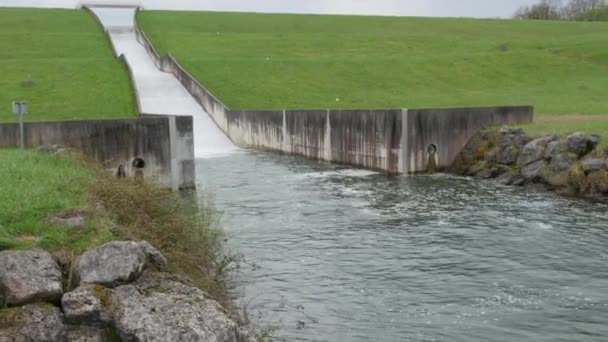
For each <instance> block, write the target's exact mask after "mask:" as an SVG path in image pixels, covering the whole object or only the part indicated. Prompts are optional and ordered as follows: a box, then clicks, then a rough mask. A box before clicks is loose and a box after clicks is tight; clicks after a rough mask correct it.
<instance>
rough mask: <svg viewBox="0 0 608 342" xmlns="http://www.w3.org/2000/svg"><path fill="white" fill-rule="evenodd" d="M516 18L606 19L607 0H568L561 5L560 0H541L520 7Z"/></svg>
mask: <svg viewBox="0 0 608 342" xmlns="http://www.w3.org/2000/svg"><path fill="white" fill-rule="evenodd" d="M513 17H514V18H517V19H536V20H559V19H565V20H579V21H600V20H602V21H603V20H608V0H570V1H569V2H568V3H567V4H566V5H564V6H562V4H561V1H560V0H541V1H540V2H539V3H537V4H535V5H532V6H523V7H520V8H519V9H518V10H517V11H516V12H515V14H514V15H513Z"/></svg>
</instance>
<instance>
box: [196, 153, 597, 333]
mask: <svg viewBox="0 0 608 342" xmlns="http://www.w3.org/2000/svg"><path fill="white" fill-rule="evenodd" d="M197 173H198V180H199V183H200V185H199V189H200V193H201V194H202V193H211V192H212V193H214V194H215V202H216V205H217V207H218V208H219V209H220V210H222V211H223V213H224V216H223V226H224V228H225V230H226V231H227V233H228V235H229V239H228V241H229V245H230V246H231V247H232V248H233V249H234V250H235V251H238V252H240V253H241V254H242V255H243V256H244V258H245V259H246V261H247V263H246V264H244V265H243V267H242V268H241V271H240V273H239V274H238V287H239V289H240V292H241V293H242V294H243V300H242V301H241V306H246V307H247V312H248V314H249V316H250V318H252V320H254V321H256V322H257V323H258V324H260V325H268V324H271V325H277V326H278V327H279V328H280V329H279V330H278V331H277V332H276V333H275V336H276V337H277V338H278V340H283V339H284V340H287V341H294V340H296V341H558V340H563V341H606V339H607V338H608V266H607V265H608V225H607V223H606V219H607V209H608V205H606V204H601V203H591V202H588V201H584V200H580V199H567V198H563V197H558V196H555V195H552V194H549V193H545V192H541V191H538V190H530V189H522V188H508V187H501V186H498V185H495V184H493V183H490V182H478V181H472V180H468V179H462V178H456V177H449V176H420V177H399V178H388V177H386V176H383V175H379V174H373V173H369V172H364V171H355V170H348V169H346V170H344V169H343V170H341V169H339V168H337V167H335V166H330V165H326V164H320V163H316V162H311V161H306V160H302V159H296V158H290V157H284V156H274V155H269V154H252V153H245V152H243V153H238V154H233V155H231V156H227V157H225V158H216V159H206V160H199V161H198V163H197Z"/></svg>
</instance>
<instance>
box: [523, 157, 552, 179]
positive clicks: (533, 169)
mask: <svg viewBox="0 0 608 342" xmlns="http://www.w3.org/2000/svg"><path fill="white" fill-rule="evenodd" d="M547 171H548V164H547V162H546V161H544V160H538V161H536V162H534V163H532V164H528V165H526V166H524V168H523V169H521V175H522V177H524V179H525V180H526V181H527V182H540V181H544V180H545V179H546V178H547V175H548V172H547Z"/></svg>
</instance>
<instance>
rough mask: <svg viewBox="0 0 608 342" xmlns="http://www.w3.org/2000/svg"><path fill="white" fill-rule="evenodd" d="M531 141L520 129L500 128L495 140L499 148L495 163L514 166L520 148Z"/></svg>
mask: <svg viewBox="0 0 608 342" xmlns="http://www.w3.org/2000/svg"><path fill="white" fill-rule="evenodd" d="M531 140H532V138H530V137H528V136H527V135H526V134H525V133H524V131H523V130H522V129H521V128H508V127H507V128H502V129H501V130H500V131H499V135H498V138H497V140H496V144H497V145H498V147H499V148H500V150H499V152H498V154H497V160H496V161H497V162H498V163H499V164H504V165H513V164H515V163H516V162H517V158H518V156H519V153H520V151H521V149H522V147H523V146H525V145H526V144H528V143H529V142H530V141H531Z"/></svg>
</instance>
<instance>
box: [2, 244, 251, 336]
mask: <svg viewBox="0 0 608 342" xmlns="http://www.w3.org/2000/svg"><path fill="white" fill-rule="evenodd" d="M0 265H1V266H2V267H0V342H9V341H10V342H26V341H27V342H29V341H36V342H38V341H39V342H46V341H48V342H63V341H66V342H68V341H69V342H106V341H107V342H110V341H111V342H114V341H130V342H131V341H133V342H139V341H149V342H153V341H159V342H160V341H163V342H164V341H192V342H195V341H201V342H207V341H209V342H211V341H213V342H244V341H247V342H251V341H255V339H253V338H252V337H251V336H250V335H249V334H248V332H247V331H245V330H244V329H241V328H240V327H239V326H238V324H237V323H236V322H235V321H233V320H232V319H231V318H230V317H229V315H227V313H226V312H225V311H224V310H223V309H222V307H221V306H220V305H219V304H218V303H217V302H216V301H215V300H213V299H212V298H210V297H209V295H208V294H206V293H205V292H203V291H201V290H200V289H198V288H196V287H194V286H193V285H192V284H191V283H190V282H189V281H188V280H187V279H181V278H179V277H177V276H174V275H172V274H169V273H167V272H166V270H167V266H168V265H167V260H166V259H165V257H164V256H163V255H162V254H161V253H160V252H159V251H158V250H157V249H156V248H154V247H153V246H151V245H150V244H149V243H147V242H145V241H142V242H133V241H113V242H109V243H106V244H104V245H102V246H99V247H97V248H95V249H93V250H90V251H88V252H86V253H84V254H83V255H81V256H79V257H77V258H75V260H74V261H73V262H69V261H68V260H66V258H65V257H63V256H61V255H59V254H57V255H53V254H51V253H49V252H47V251H43V250H28V251H4V252H1V253H0Z"/></svg>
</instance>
